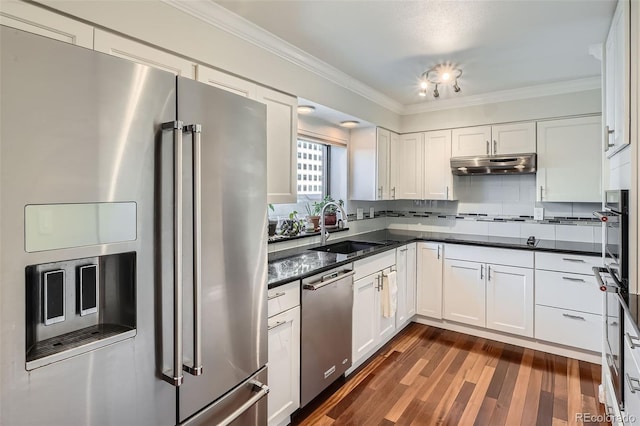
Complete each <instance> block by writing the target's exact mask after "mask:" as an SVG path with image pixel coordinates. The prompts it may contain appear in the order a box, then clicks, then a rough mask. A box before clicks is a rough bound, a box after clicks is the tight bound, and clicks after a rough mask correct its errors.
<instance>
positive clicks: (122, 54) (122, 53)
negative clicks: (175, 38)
mask: <svg viewBox="0 0 640 426" xmlns="http://www.w3.org/2000/svg"><path fill="white" fill-rule="evenodd" d="M94 49H95V50H97V51H98V52H102V53H107V54H109V55H112V56H117V57H119V58H123V59H128V60H129V61H132V62H137V63H139V64H142V65H148V66H150V67H153V68H159V69H161V70H164V71H168V72H170V73H173V74H176V75H179V76H182V77H187V78H193V79H195V77H196V72H195V69H196V68H195V67H196V66H195V64H194V63H193V62H191V61H188V60H186V59H183V58H181V57H179V56H175V55H172V54H170V53H167V52H165V51H163V50H159V49H155V48H153V47H150V46H147V45H146V44H142V43H138V42H135V41H133V40H129V39H127V38H124V37H120V36H117V35H115V34H111V33H108V32H105V31H102V30H99V29H96V31H95V40H94Z"/></svg>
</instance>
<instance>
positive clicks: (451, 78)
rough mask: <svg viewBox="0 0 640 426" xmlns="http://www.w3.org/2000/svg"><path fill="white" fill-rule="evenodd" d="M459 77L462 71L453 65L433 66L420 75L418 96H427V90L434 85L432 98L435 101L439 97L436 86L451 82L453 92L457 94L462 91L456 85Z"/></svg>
mask: <svg viewBox="0 0 640 426" xmlns="http://www.w3.org/2000/svg"><path fill="white" fill-rule="evenodd" d="M461 76H462V70H461V69H460V68H458V67H456V66H455V65H452V64H449V63H446V64H438V65H435V66H433V67H431V68H429V69H428V70H426V71H425V72H423V73H422V77H421V79H420V91H419V92H418V95H420V96H422V97H424V96H427V88H428V87H429V86H430V85H434V86H435V87H434V89H433V97H434V98H436V99H437V98H439V97H440V92H439V91H438V85H446V84H450V83H451V82H453V84H452V88H453V91H454V92H455V93H459V92H460V91H461V90H462V89H461V88H460V85H459V84H458V79H459V78H460V77H461Z"/></svg>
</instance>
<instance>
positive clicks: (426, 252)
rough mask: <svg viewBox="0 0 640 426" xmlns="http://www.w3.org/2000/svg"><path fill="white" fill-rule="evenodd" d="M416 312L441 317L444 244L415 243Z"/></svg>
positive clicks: (431, 316)
mask: <svg viewBox="0 0 640 426" xmlns="http://www.w3.org/2000/svg"><path fill="white" fill-rule="evenodd" d="M416 257H417V291H418V294H417V313H418V314H419V315H424V316H426V317H430V318H437V319H442V272H443V271H442V268H443V266H442V263H443V260H444V244H439V243H418V244H417V253H416Z"/></svg>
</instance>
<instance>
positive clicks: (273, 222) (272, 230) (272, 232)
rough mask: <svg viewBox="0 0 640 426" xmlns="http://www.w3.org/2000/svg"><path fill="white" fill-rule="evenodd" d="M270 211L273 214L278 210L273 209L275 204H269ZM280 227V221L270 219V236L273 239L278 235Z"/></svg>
mask: <svg viewBox="0 0 640 426" xmlns="http://www.w3.org/2000/svg"><path fill="white" fill-rule="evenodd" d="M269 210H271V211H272V212H275V211H276V209H275V207H273V204H269ZM277 225H278V219H274V218H272V217H269V228H268V229H269V236H270V237H272V236H274V235H276V226H277Z"/></svg>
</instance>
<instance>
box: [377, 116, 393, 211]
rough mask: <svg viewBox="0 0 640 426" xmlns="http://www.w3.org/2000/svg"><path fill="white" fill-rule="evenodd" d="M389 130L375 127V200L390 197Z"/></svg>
mask: <svg viewBox="0 0 640 426" xmlns="http://www.w3.org/2000/svg"><path fill="white" fill-rule="evenodd" d="M390 159H391V132H390V131H388V130H386V129H381V128H378V129H376V169H375V170H376V194H377V198H376V200H388V199H390V198H391V188H390V184H391V181H390V177H391V174H390V163H391V161H390Z"/></svg>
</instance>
